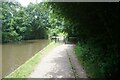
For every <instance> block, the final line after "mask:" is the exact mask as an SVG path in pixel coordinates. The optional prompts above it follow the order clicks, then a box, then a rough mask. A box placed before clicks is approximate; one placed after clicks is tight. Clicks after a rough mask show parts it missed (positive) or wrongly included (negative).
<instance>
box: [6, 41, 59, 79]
mask: <svg viewBox="0 0 120 80" xmlns="http://www.w3.org/2000/svg"><path fill="white" fill-rule="evenodd" d="M58 45H59V44H58V43H54V42H51V43H50V44H49V45H48V46H46V47H45V48H44V49H42V50H41V51H39V52H38V53H36V54H35V55H34V56H33V57H32V58H30V59H29V60H28V61H26V62H25V63H24V64H23V65H21V66H20V67H19V68H17V69H16V70H15V71H14V72H12V73H11V74H9V75H8V76H6V77H5V78H26V77H28V76H29V75H30V73H31V72H32V71H33V70H34V68H35V66H36V65H37V64H38V63H39V62H40V60H41V59H42V57H44V56H45V55H46V54H47V53H49V51H51V50H52V49H53V48H54V47H56V46H58Z"/></svg>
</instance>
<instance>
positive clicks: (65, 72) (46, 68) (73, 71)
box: [28, 44, 86, 78]
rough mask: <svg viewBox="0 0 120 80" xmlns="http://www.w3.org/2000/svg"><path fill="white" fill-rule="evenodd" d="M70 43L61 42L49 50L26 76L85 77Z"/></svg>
mask: <svg viewBox="0 0 120 80" xmlns="http://www.w3.org/2000/svg"><path fill="white" fill-rule="evenodd" d="M74 46H75V45H72V44H61V45H59V46H58V47H56V48H54V49H53V50H51V52H50V53H48V55H46V56H45V57H44V58H43V59H42V60H41V61H40V62H39V64H38V65H37V66H36V68H35V70H34V71H33V72H32V73H31V74H30V76H29V77H28V78H86V74H85V71H84V70H83V68H82V67H81V66H80V64H79V63H78V60H77V58H76V56H75V54H74Z"/></svg>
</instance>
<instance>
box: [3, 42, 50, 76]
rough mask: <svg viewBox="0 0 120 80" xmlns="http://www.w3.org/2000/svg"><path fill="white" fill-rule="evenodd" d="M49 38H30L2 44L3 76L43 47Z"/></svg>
mask: <svg viewBox="0 0 120 80" xmlns="http://www.w3.org/2000/svg"><path fill="white" fill-rule="evenodd" d="M48 43H49V40H29V41H22V42H19V43H9V44H3V45H2V72H3V73H2V74H3V77H4V76H5V75H8V74H9V73H10V72H12V71H14V70H15V69H16V68H18V67H19V66H20V65H21V64H23V63H24V62H25V61H26V60H28V59H29V58H30V57H32V56H33V55H34V54H35V53H37V52H38V51H40V50H41V49H43V48H44V47H45V46H46V45H47V44H48Z"/></svg>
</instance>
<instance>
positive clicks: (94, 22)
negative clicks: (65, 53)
mask: <svg viewBox="0 0 120 80" xmlns="http://www.w3.org/2000/svg"><path fill="white" fill-rule="evenodd" d="M50 5H52V6H53V8H54V10H57V9H58V10H59V12H58V13H59V14H60V15H61V16H62V17H64V18H65V22H66V24H67V25H66V26H65V27H64V30H65V31H66V32H67V33H68V35H69V36H71V35H72V36H73V35H75V36H77V37H78V40H79V43H80V44H79V45H78V48H77V50H76V53H77V55H78V58H79V59H81V61H82V62H83V63H84V64H85V66H86V67H87V68H86V70H88V72H89V73H90V74H91V75H92V77H105V78H106V79H108V80H109V79H114V78H118V77H119V75H118V74H120V70H119V67H118V64H119V62H120V54H119V46H120V44H119V29H118V26H119V19H120V15H119V14H120V13H119V10H120V6H119V4H118V3H79V2H78V3H75V2H72V3H65V2H64V3H62V2H61V3H57V2H54V3H50ZM67 22H68V23H67Z"/></svg>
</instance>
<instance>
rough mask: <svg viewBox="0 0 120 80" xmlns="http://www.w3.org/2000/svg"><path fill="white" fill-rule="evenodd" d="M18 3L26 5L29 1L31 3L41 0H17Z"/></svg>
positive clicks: (40, 0)
mask: <svg viewBox="0 0 120 80" xmlns="http://www.w3.org/2000/svg"><path fill="white" fill-rule="evenodd" d="M17 1H18V2H19V3H21V5H22V6H25V7H26V6H27V5H28V4H29V3H30V2H32V3H39V2H42V0H17Z"/></svg>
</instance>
